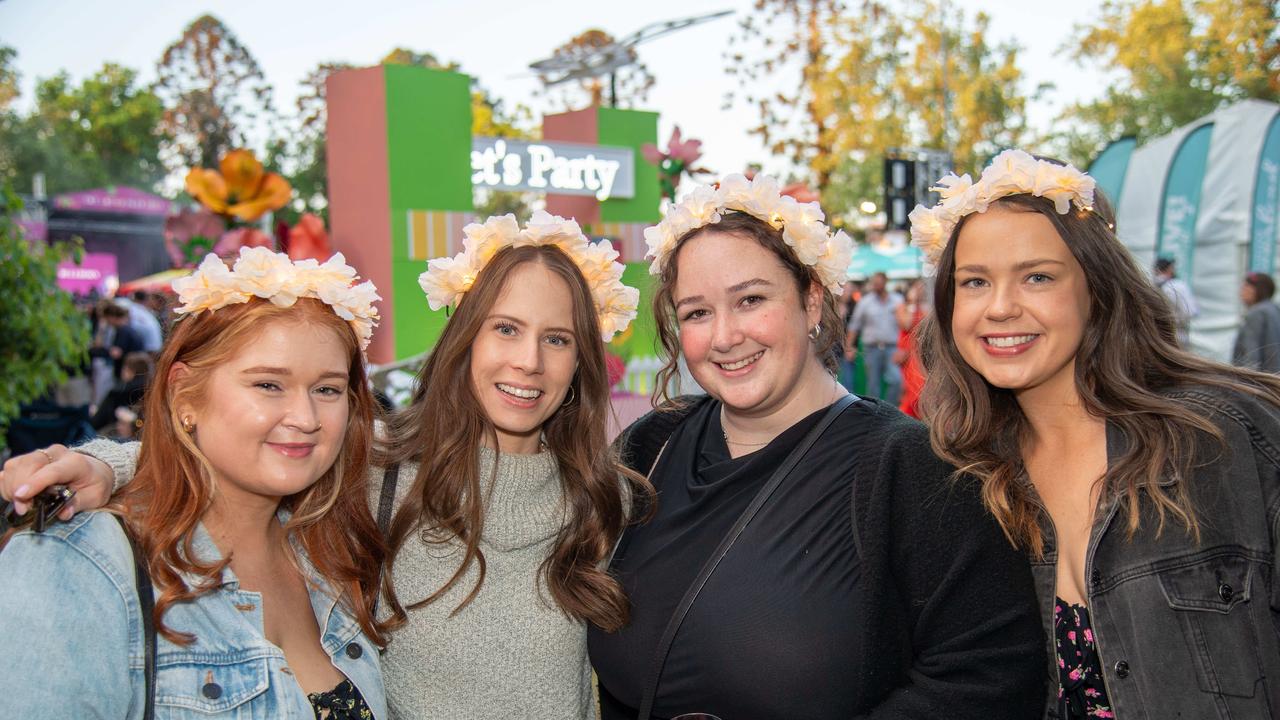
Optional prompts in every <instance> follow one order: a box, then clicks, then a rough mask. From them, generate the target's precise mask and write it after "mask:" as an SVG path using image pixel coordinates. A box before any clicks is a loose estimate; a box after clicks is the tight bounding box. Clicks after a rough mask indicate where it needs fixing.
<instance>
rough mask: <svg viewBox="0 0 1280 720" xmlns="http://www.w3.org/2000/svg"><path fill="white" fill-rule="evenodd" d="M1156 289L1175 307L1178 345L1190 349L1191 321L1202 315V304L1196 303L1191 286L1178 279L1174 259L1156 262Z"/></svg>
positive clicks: (1163, 259)
mask: <svg viewBox="0 0 1280 720" xmlns="http://www.w3.org/2000/svg"><path fill="white" fill-rule="evenodd" d="M1155 270H1156V271H1155V282H1156V287H1158V288H1160V292H1162V293H1164V296H1165V297H1166V298H1168V299H1169V304H1170V305H1172V306H1173V316H1174V317H1175V318H1177V319H1178V343H1179V344H1181V345H1182V347H1184V348H1190V347H1191V345H1190V342H1191V319H1192V318H1194V317H1198V316H1199V315H1200V304H1199V303H1197V302H1196V296H1195V293H1193V292H1191V286H1190V285H1188V284H1187V283H1186V281H1184V280H1183V279H1182V278H1180V277H1178V272H1177V267H1176V266H1175V264H1174V261H1173V258H1167V257H1162V258H1160V259H1159V260H1156V268H1155Z"/></svg>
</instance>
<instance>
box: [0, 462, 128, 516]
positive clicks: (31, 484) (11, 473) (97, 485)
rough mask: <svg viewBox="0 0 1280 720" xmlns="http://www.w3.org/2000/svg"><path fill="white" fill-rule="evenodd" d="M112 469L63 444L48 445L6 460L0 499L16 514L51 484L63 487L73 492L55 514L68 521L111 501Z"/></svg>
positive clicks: (24, 510)
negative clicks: (10, 504)
mask: <svg viewBox="0 0 1280 720" xmlns="http://www.w3.org/2000/svg"><path fill="white" fill-rule="evenodd" d="M112 480H113V476H112V472H111V467H110V466H109V465H107V464H106V463H104V462H102V461H101V460H96V459H94V458H91V457H89V456H88V455H82V454H80V453H78V452H72V451H71V450H68V449H67V448H66V446H63V445H50V446H49V447H47V448H45V449H43V450H36V451H34V452H29V453H27V454H25V455H18V456H15V457H11V458H9V459H8V460H7V461H5V464H4V470H3V471H0V497H3V498H4V499H5V500H11V501H13V509H14V511H15V512H17V513H18V514H19V515H22V514H25V513H26V512H27V510H28V509H30V507H31V499H32V498H34V497H35V496H36V495H39V494H40V493H41V492H43V491H44V490H46V489H47V488H50V487H52V486H54V485H65V486H67V487H68V488H70V489H72V490H74V491H75V497H73V498H72V499H71V500H70V501H69V502H68V503H67V505H66V507H64V508H63V509H62V511H61V512H60V513H58V517H59V518H61V519H62V520H70V519H71V516H73V515H75V514H76V513H77V512H79V511H80V510H93V509H95V508H100V507H102V506H103V505H106V504H107V501H108V500H110V499H111V485H112Z"/></svg>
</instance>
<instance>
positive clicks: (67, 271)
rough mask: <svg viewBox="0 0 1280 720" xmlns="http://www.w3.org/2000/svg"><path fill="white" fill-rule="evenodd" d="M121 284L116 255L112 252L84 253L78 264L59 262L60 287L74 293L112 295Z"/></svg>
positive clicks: (67, 261)
mask: <svg viewBox="0 0 1280 720" xmlns="http://www.w3.org/2000/svg"><path fill="white" fill-rule="evenodd" d="M119 284H120V276H119V274H118V273H117V271H116V256H115V255H113V254H111V253H84V255H83V256H81V259H80V262H79V263H78V264H77V263H76V262H75V261H73V260H64V261H62V262H60V263H58V287H60V288H62V289H63V290H66V291H67V292H69V293H71V294H73V295H89V294H92V293H97V294H99V295H110V294H111V293H113V292H115V289H116V287H117V286H119Z"/></svg>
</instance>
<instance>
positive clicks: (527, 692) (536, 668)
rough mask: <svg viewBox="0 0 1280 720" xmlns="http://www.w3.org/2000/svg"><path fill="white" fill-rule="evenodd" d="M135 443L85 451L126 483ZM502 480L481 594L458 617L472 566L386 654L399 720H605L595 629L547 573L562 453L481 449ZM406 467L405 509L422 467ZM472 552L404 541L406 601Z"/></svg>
mask: <svg viewBox="0 0 1280 720" xmlns="http://www.w3.org/2000/svg"><path fill="white" fill-rule="evenodd" d="M136 447H137V445H136V444H130V445H117V444H116V443H113V442H110V441H94V442H92V443H89V444H87V445H83V446H81V447H79V448H76V449H77V450H78V451H80V452H84V453H86V454H89V455H92V456H94V457H97V458H99V459H101V460H103V461H104V462H106V463H107V464H109V465H111V466H112V468H113V470H114V471H115V473H116V478H117V479H116V483H117V486H118V485H120V484H122V483H123V482H124V481H126V480H127V479H128V478H129V477H131V476H132V475H133V469H134V457H135V456H134V450H135V448H136ZM495 457H496V458H497V461H498V467H497V475H496V478H495V481H494V483H493V488H492V494H491V495H490V498H489V501H488V506H487V511H486V514H485V525H484V532H483V535H482V539H481V549H482V550H483V551H484V555H485V560H486V563H487V569H486V572H485V580H484V584H483V585H482V586H481V589H480V593H479V594H478V595H477V596H476V598H475V599H474V600H473V601H472V602H471V604H469V605H467V607H465V608H464V609H462V610H461V611H459V612H458V614H456V615H454V616H452V617H450V613H451V612H452V611H453V610H454V608H456V607H457V605H458V603H459V602H460V601H461V600H462V599H463V598H464V597H466V595H467V593H469V592H470V591H471V588H472V586H473V585H474V584H475V579H476V576H477V571H476V568H475V567H474V566H473V567H472V568H471V569H470V570H468V572H467V575H466V576H465V577H464V578H462V580H461V581H459V583H458V584H456V585H455V586H454V587H453V588H451V589H450V590H449V592H448V593H446V594H445V595H444V597H442V598H441V599H440V600H438V601H436V602H434V603H432V604H430V605H428V606H426V607H424V608H421V609H418V610H411V611H409V622H408V624H407V625H405V626H404V627H402V628H400V629H399V630H397V631H396V632H395V633H394V634H393V635H392V639H391V644H390V646H389V647H388V648H387V651H386V653H385V654H384V655H383V656H382V670H383V675H384V678H385V682H386V689H387V700H388V706H389V707H390V709H391V716H392V717H393V718H396V719H397V720H418V719H419V718H422V719H431V720H436V719H438V720H467V719H470V718H473V719H475V720H491V719H492V720H496V719H498V718H502V719H506V718H530V719H531V720H558V719H561V718H562V719H564V720H583V719H584V718H593V717H595V702H594V699H593V697H592V692H591V669H590V665H589V664H588V661H587V646H586V626H585V625H584V624H583V623H581V622H578V621H576V620H572V619H570V618H568V617H566V616H565V614H564V613H563V612H561V611H560V610H559V609H558V608H557V607H556V605H555V604H554V602H553V601H552V599H551V597H550V595H548V594H547V593H546V591H545V590H541V591H540V585H539V583H538V570H539V568H540V566H541V565H542V561H543V560H544V559H545V558H546V557H547V556H548V555H549V554H550V553H551V550H552V544H553V543H554V541H555V536H556V533H557V532H558V531H559V529H560V525H561V523H562V522H563V517H564V504H563V493H562V487H561V483H560V473H559V468H558V466H557V464H556V461H555V458H554V456H553V455H552V454H551V453H546V452H544V453H540V454H538V455H506V454H501V455H499V454H497V453H495V452H494V451H492V450H490V449H488V448H481V449H480V453H479V458H478V461H479V463H480V476H481V477H482V478H485V487H486V489H488V478H489V477H490V476H491V474H492V469H493V463H494V459H495ZM417 470H418V468H417V466H416V465H413V464H405V465H403V466H402V467H401V468H400V475H399V481H398V483H397V486H396V507H399V505H400V503H401V502H402V501H403V499H404V497H405V495H406V494H407V493H408V491H409V488H410V486H411V485H412V484H413V479H414V476H415V475H416V474H417ZM382 478H383V470H382V469H381V468H370V469H369V485H370V488H369V491H370V495H369V504H370V507H371V509H373V511H374V512H376V511H377V503H378V496H379V492H380V488H381V486H382ZM461 559H462V549H461V547H460V546H458V545H456V544H453V545H449V544H445V545H428V544H426V543H424V542H422V541H421V540H420V539H419V538H418V537H416V536H415V537H411V538H410V539H409V540H407V541H406V542H405V545H404V547H403V548H402V549H401V551H400V554H399V556H398V557H397V558H396V561H395V565H394V578H395V587H396V594H397V595H398V596H399V598H400V602H401V603H402V604H404V605H408V604H409V603H412V602H416V601H418V600H421V599H423V598H425V597H427V596H428V595H430V594H431V593H433V592H435V591H436V590H437V589H438V588H440V587H442V586H443V585H444V584H445V583H446V582H447V581H448V580H449V578H450V577H451V576H452V575H453V573H454V571H456V570H457V568H458V564H459V563H460V562H461Z"/></svg>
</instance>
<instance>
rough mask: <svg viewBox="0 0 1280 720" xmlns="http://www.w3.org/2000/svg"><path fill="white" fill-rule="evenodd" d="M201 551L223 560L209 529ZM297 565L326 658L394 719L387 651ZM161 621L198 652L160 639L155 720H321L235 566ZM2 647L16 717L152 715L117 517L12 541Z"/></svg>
mask: <svg viewBox="0 0 1280 720" xmlns="http://www.w3.org/2000/svg"><path fill="white" fill-rule="evenodd" d="M192 547H193V549H194V551H195V553H196V555H197V556H198V557H200V558H201V559H204V560H212V559H216V558H218V557H220V553H219V552H218V550H217V547H216V546H215V545H214V544H213V541H212V539H211V538H210V537H209V535H208V533H207V532H206V531H205V530H204V527H203V526H200V527H198V528H197V530H196V533H195V536H194V537H193V542H192ZM299 559H300V560H301V562H302V566H303V568H304V572H305V573H306V575H307V579H308V583H307V585H308V588H309V592H310V595H311V607H312V609H313V610H314V611H315V615H316V621H317V623H318V624H319V627H320V628H321V642H322V644H323V645H324V650H325V652H326V653H328V654H329V657H330V658H332V660H333V664H334V666H335V667H336V668H337V669H338V670H339V671H341V672H342V674H343V675H345V676H346V677H347V678H349V679H350V680H351V682H352V683H353V684H354V685H355V686H356V687H357V688H358V689H359V690H360V694H361V695H363V696H364V699H365V702H366V703H367V704H368V705H369V708H370V710H372V712H373V714H374V717H376V718H386V717H387V710H386V707H387V705H386V695H385V692H384V690H383V686H382V673H381V669H380V667H379V663H378V649H377V647H376V646H375V645H374V644H373V643H372V642H371V641H370V640H369V639H368V638H367V637H365V636H364V634H363V633H362V632H361V630H360V626H359V624H358V623H357V622H356V620H355V618H354V617H353V616H352V615H351V614H349V613H348V612H347V611H346V610H345V609H344V607H343V606H342V604H340V603H339V602H338V601H337V599H336V597H335V595H334V593H333V591H332V590H331V589H330V588H329V586H328V585H327V584H326V583H325V582H324V581H323V580H322V579H321V578H320V577H319V576H318V575H317V574H316V572H315V570H314V569H313V568H312V567H311V565H310V563H309V562H308V561H307V560H306V559H305V558H304V557H302V556H301V553H299ZM157 595H158V593H157ZM164 619H165V624H166V625H167V626H168V627H170V628H173V629H174V630H177V631H181V632H189V633H193V634H195V636H196V640H195V642H193V643H192V644H190V645H187V646H183V645H175V644H174V643H171V642H169V641H168V640H166V639H165V638H164V637H163V636H158V637H157V646H156V689H155V696H156V703H155V709H156V718H158V719H165V720H181V719H185V718H201V719H202V720H209V719H211V718H236V719H237V720H257V719H259V718H261V719H263V720H265V719H267V718H271V719H272V720H275V719H277V718H279V719H281V720H295V719H296V720H311V718H313V717H314V713H313V711H312V709H311V705H310V703H309V702H308V701H307V697H306V694H305V693H304V692H303V691H302V689H301V687H300V686H299V685H298V683H297V681H296V680H295V679H294V677H293V675H292V674H291V672H290V671H289V669H288V667H287V664H286V663H285V657H284V653H283V652H282V651H281V650H280V648H278V647H276V646H275V645H273V644H272V643H271V642H270V641H268V640H267V639H266V637H265V636H264V635H263V629H262V596H261V595H260V594H259V593H255V592H249V591H246V590H241V589H240V583H239V581H238V580H237V579H236V577H235V575H234V574H233V573H232V572H231V569H230V568H227V569H226V570H224V572H223V575H222V584H221V586H219V587H218V588H217V589H215V590H212V591H210V592H208V593H205V594H202V595H200V596H199V597H197V598H195V599H194V600H192V601H190V602H183V603H177V604H175V605H173V606H171V607H170V608H169V610H168V611H167V612H166V614H165V618H164ZM0 637H2V638H3V639H4V641H5V646H6V647H5V650H6V652H5V670H4V671H3V672H0V698H3V701H2V702H3V705H4V714H5V716H7V717H21V718H120V719H124V718H128V720H135V719H137V718H141V717H142V712H143V701H144V697H145V695H144V693H145V678H144V675H143V658H144V650H143V632H142V617H141V608H140V605H139V601H138V596H137V591H136V585H135V581H134V565H133V554H132V551H131V550H130V547H129V543H128V540H127V539H126V538H125V536H124V533H122V532H121V530H120V526H119V525H118V524H117V523H116V521H115V519H113V518H111V517H110V516H108V515H107V514H105V513H102V512H87V513H81V514H79V515H77V516H76V517H75V518H74V519H72V520H71V521H70V522H68V523H58V524H55V525H53V526H51V527H50V528H49V529H48V530H46V531H45V533H44V534H43V535H37V534H35V533H32V532H30V531H25V532H22V533H18V534H17V535H15V536H14V537H13V538H12V539H11V540H10V542H9V544H8V546H7V547H6V548H5V549H4V550H3V551H2V552H0Z"/></svg>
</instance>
